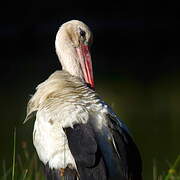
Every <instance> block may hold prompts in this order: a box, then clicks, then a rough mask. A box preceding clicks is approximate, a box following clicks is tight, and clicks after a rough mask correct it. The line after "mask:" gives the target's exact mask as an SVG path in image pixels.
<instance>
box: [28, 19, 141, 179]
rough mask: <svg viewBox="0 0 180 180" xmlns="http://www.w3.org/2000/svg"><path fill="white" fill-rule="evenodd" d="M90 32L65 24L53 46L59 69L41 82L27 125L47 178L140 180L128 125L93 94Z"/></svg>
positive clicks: (80, 25)
mask: <svg viewBox="0 0 180 180" xmlns="http://www.w3.org/2000/svg"><path fill="white" fill-rule="evenodd" d="M90 43H92V33H91V31H90V29H89V28H88V27H87V26H86V25H85V24H84V23H83V22H81V21H78V20H72V21H69V22H66V23H65V24H63V25H62V26H61V27H60V28H59V31H58V32H57V35H56V40H55V47H56V53H57V56H58V58H59V60H60V62H61V65H62V70H61V71H56V72H54V73H53V74H52V75H50V77H49V78H48V79H47V80H46V81H44V82H43V83H41V84H39V85H38V86H37V88H36V92H35V94H34V95H33V96H32V98H31V99H30V101H29V103H28V107H27V117H26V119H25V122H26V121H27V120H28V119H30V118H31V117H32V115H33V114H35V115H36V121H35V124H34V131H33V143H34V146H35V148H36V151H37V154H38V156H39V159H40V160H41V161H42V162H43V164H44V165H45V173H46V178H47V179H48V180H61V179H65V180H76V179H80V180H110V179H111V180H115V179H118V180H141V179H142V175H141V173H142V172H141V171H142V170H141V169H142V168H141V158H140V154H139V151H138V149H137V147H136V145H135V143H134V142H133V140H132V137H131V135H130V134H129V132H128V129H127V127H126V125H125V124H124V123H123V122H122V121H121V120H120V119H119V118H118V117H117V116H116V114H115V113H114V112H113V111H112V109H111V108H110V106H108V105H107V104H106V103H105V102H104V101H102V100H101V98H100V97H99V96H98V94H97V93H96V92H95V90H94V79H93V70H92V63H91V55H90V52H89V45H90Z"/></svg>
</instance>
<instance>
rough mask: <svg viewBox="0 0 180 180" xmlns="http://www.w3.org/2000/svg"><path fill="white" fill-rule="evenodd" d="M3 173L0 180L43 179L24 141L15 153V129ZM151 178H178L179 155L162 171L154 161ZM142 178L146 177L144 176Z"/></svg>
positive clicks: (38, 165) (37, 164)
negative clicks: (10, 165)
mask: <svg viewBox="0 0 180 180" xmlns="http://www.w3.org/2000/svg"><path fill="white" fill-rule="evenodd" d="M2 169H3V175H2V176H0V180H10V179H11V180H44V179H45V178H44V175H43V170H42V166H41V164H40V162H39V159H38V157H37V155H36V153H34V154H32V155H31V154H30V153H29V151H28V146H27V143H26V142H22V151H21V154H17V153H16V129H15V130H14V143H13V155H12V167H11V168H9V169H7V168H6V163H5V161H4V162H3V163H2ZM152 169H153V180H180V155H179V156H178V157H177V159H176V160H175V162H174V163H173V164H172V165H170V166H169V167H168V168H167V169H168V170H165V171H164V172H162V173H161V172H158V167H157V165H156V163H155V162H154V165H153V168H152ZM144 180H146V178H145V177H144Z"/></svg>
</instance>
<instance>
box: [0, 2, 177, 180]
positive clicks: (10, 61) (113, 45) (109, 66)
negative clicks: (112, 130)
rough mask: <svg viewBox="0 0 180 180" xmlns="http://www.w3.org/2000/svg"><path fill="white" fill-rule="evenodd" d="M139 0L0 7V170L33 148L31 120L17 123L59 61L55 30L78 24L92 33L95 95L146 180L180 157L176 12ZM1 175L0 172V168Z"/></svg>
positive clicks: (172, 8) (173, 9)
mask: <svg viewBox="0 0 180 180" xmlns="http://www.w3.org/2000/svg"><path fill="white" fill-rule="evenodd" d="M144 6H145V5H144V2H143V1H132V0H129V1H119V2H114V1H108V2H105V1H104V2H98V1H84V2H80V1H35V0H32V1H22V2H20V1H7V2H6V3H5V2H4V3H2V4H1V7H0V8H1V9H0V67H1V69H0V78H1V79H0V82H1V87H0V88H1V89H0V110H1V119H0V120H1V127H0V147H1V148H0V166H1V164H2V162H3V160H5V161H6V163H7V164H9V166H10V164H11V159H12V150H13V129H14V127H17V153H21V150H20V144H21V142H22V141H27V142H28V143H29V148H30V149H32V152H33V151H34V149H33V145H32V139H31V134H32V128H33V122H30V123H27V124H26V125H22V122H23V120H24V118H25V112H26V104H27V101H28V100H29V98H30V96H29V95H30V94H33V93H34V91H35V87H36V86H37V84H39V83H40V82H42V81H44V80H45V79H46V78H47V77H48V76H49V75H50V74H51V73H53V72H54V71H55V70H57V69H60V63H59V62H58V59H57V57H56V54H55V47H54V40H55V35H56V32H57V30H58V28H59V26H60V25H61V24H62V23H64V22H66V21H68V20H72V19H78V20H82V21H84V22H85V23H86V24H87V25H88V26H89V27H90V28H91V30H92V31H93V33H94V44H93V46H92V49H91V52H92V59H93V66H94V74H95V82H96V90H97V91H98V93H99V94H100V95H101V96H102V97H103V98H104V100H105V101H107V102H108V103H109V104H110V105H111V106H112V107H113V108H114V110H115V111H116V112H117V114H118V115H119V116H120V117H121V119H123V120H124V121H125V122H126V123H127V124H128V126H129V128H130V130H131V131H132V134H133V136H134V138H135V140H136V143H137V144H138V146H139V149H140V151H141V154H142V159H143V161H144V177H145V179H146V180H151V179H152V169H153V161H154V159H155V160H156V162H157V166H158V170H159V173H163V172H164V171H166V170H167V169H168V167H169V162H173V161H174V160H175V158H176V157H177V155H178V154H179V149H180V144H179V141H178V140H179V138H180V131H179V127H180V120H179V118H180V111H179V107H180V84H179V82H180V63H179V53H178V52H179V45H178V44H179V43H178V40H177V35H178V31H177V26H178V24H179V21H178V20H177V17H176V13H177V10H178V9H177V8H176V6H175V5H173V4H170V3H165V2H163V3H160V2H159V4H157V2H156V3H154V4H153V3H152V4H151V5H148V4H147V5H146V8H144ZM0 169H1V168H0Z"/></svg>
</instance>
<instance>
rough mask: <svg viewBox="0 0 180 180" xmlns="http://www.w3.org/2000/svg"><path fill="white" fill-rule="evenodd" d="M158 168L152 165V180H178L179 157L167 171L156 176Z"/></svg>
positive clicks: (179, 178) (179, 176)
mask: <svg viewBox="0 0 180 180" xmlns="http://www.w3.org/2000/svg"><path fill="white" fill-rule="evenodd" d="M157 169H158V167H157V166H156V164H155V163H154V166H153V180H180V155H179V156H178V157H177V158H176V160H175V162H174V163H173V164H172V165H170V167H169V169H168V170H167V171H165V172H164V173H160V174H158V170H157Z"/></svg>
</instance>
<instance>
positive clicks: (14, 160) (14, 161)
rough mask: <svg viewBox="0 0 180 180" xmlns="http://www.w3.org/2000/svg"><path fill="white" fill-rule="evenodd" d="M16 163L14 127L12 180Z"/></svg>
mask: <svg viewBox="0 0 180 180" xmlns="http://www.w3.org/2000/svg"><path fill="white" fill-rule="evenodd" d="M15 163H16V128H14V145H13V167H12V180H14V174H15Z"/></svg>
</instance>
